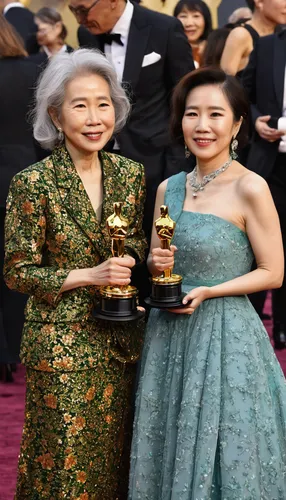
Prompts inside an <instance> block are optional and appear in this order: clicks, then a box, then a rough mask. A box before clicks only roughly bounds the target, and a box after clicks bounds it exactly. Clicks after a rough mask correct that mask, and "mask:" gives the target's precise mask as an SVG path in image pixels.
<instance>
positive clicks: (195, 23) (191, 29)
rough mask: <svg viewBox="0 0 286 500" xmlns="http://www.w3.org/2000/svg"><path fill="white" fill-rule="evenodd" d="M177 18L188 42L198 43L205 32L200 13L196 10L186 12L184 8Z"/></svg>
mask: <svg viewBox="0 0 286 500" xmlns="http://www.w3.org/2000/svg"><path fill="white" fill-rule="evenodd" d="M177 17H178V19H179V20H180V21H181V23H182V24H183V26H184V31H185V34H186V36H187V38H188V40H189V42H190V43H196V42H198V41H199V39H200V38H201V37H202V35H203V32H204V30H205V20H204V16H203V15H202V14H201V12H199V11H198V10H188V9H187V8H186V7H184V8H183V9H182V10H181V12H180V14H178V16H177Z"/></svg>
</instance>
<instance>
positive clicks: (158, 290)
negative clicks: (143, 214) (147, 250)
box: [145, 205, 185, 309]
mask: <svg viewBox="0 0 286 500" xmlns="http://www.w3.org/2000/svg"><path fill="white" fill-rule="evenodd" d="M160 211H161V216H160V217H159V219H157V220H156V221H155V228H156V232H157V235H158V238H159V239H160V242H161V248H162V249H167V250H170V246H171V241H172V239H173V236H174V232H175V227H176V222H175V221H173V220H172V219H171V217H170V216H169V212H168V207H167V206H166V205H162V206H161V207H160ZM151 283H152V292H151V295H150V297H148V298H147V299H145V302H146V304H148V305H149V306H151V307H155V308H157V309H168V308H170V309H171V308H174V307H185V306H184V305H183V304H182V299H183V298H184V296H185V294H184V293H182V276H180V275H179V274H172V269H165V271H164V272H163V274H162V275H161V276H156V277H153V278H151Z"/></svg>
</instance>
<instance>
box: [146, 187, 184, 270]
mask: <svg viewBox="0 0 286 500" xmlns="http://www.w3.org/2000/svg"><path fill="white" fill-rule="evenodd" d="M167 183H168V179H166V180H165V181H163V182H162V183H161V184H160V186H159V187H158V190H157V196H156V203H155V209H154V222H155V220H156V219H158V217H160V206H161V205H164V199H165V192H166V188H167ZM176 250H177V248H176V247H175V246H174V245H171V249H170V250H163V249H162V248H161V242H160V239H159V238H158V235H157V232H156V229H155V226H154V224H153V228H152V238H151V247H150V253H149V255H148V259H147V266H148V269H149V271H150V273H151V274H152V276H159V275H160V274H162V272H163V271H164V270H165V269H169V268H173V267H174V253H175V251H176Z"/></svg>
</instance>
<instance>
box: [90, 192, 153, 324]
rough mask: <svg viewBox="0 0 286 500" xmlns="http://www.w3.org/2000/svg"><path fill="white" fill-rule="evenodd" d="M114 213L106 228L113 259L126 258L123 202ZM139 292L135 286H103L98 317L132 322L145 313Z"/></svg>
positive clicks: (119, 203) (126, 229) (118, 203)
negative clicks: (138, 297) (140, 308)
mask: <svg viewBox="0 0 286 500" xmlns="http://www.w3.org/2000/svg"><path fill="white" fill-rule="evenodd" d="M113 208H114V212H113V214H112V215H110V217H108V219H107V220H106V227H107V230H108V234H109V236H110V239H111V253H112V256H113V257H124V253H125V249H124V243H125V238H126V236H127V232H128V227H129V222H128V221H127V220H126V219H125V218H124V217H123V216H122V214H121V209H122V202H116V203H114V204H113ZM137 296H138V291H137V288H135V286H131V285H125V286H120V285H118V286H103V287H101V289H100V308H99V311H97V312H96V317H98V318H101V319H107V320H110V321H131V320H133V319H138V318H139V317H141V316H142V315H144V313H142V311H138V310H137Z"/></svg>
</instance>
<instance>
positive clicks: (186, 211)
mask: <svg viewBox="0 0 286 500" xmlns="http://www.w3.org/2000/svg"><path fill="white" fill-rule="evenodd" d="M182 212H183V213H186V214H193V215H205V216H207V217H215V218H216V219H219V220H221V221H223V222H225V223H226V224H230V225H231V226H233V227H235V228H236V229H237V230H238V231H240V232H241V233H242V234H244V236H246V237H247V233H246V231H243V229H240V227H238V226H237V225H236V224H234V223H233V222H230V221H229V220H227V219H224V218H223V217H220V216H219V215H215V214H209V213H205V212H193V211H192V210H182Z"/></svg>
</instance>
